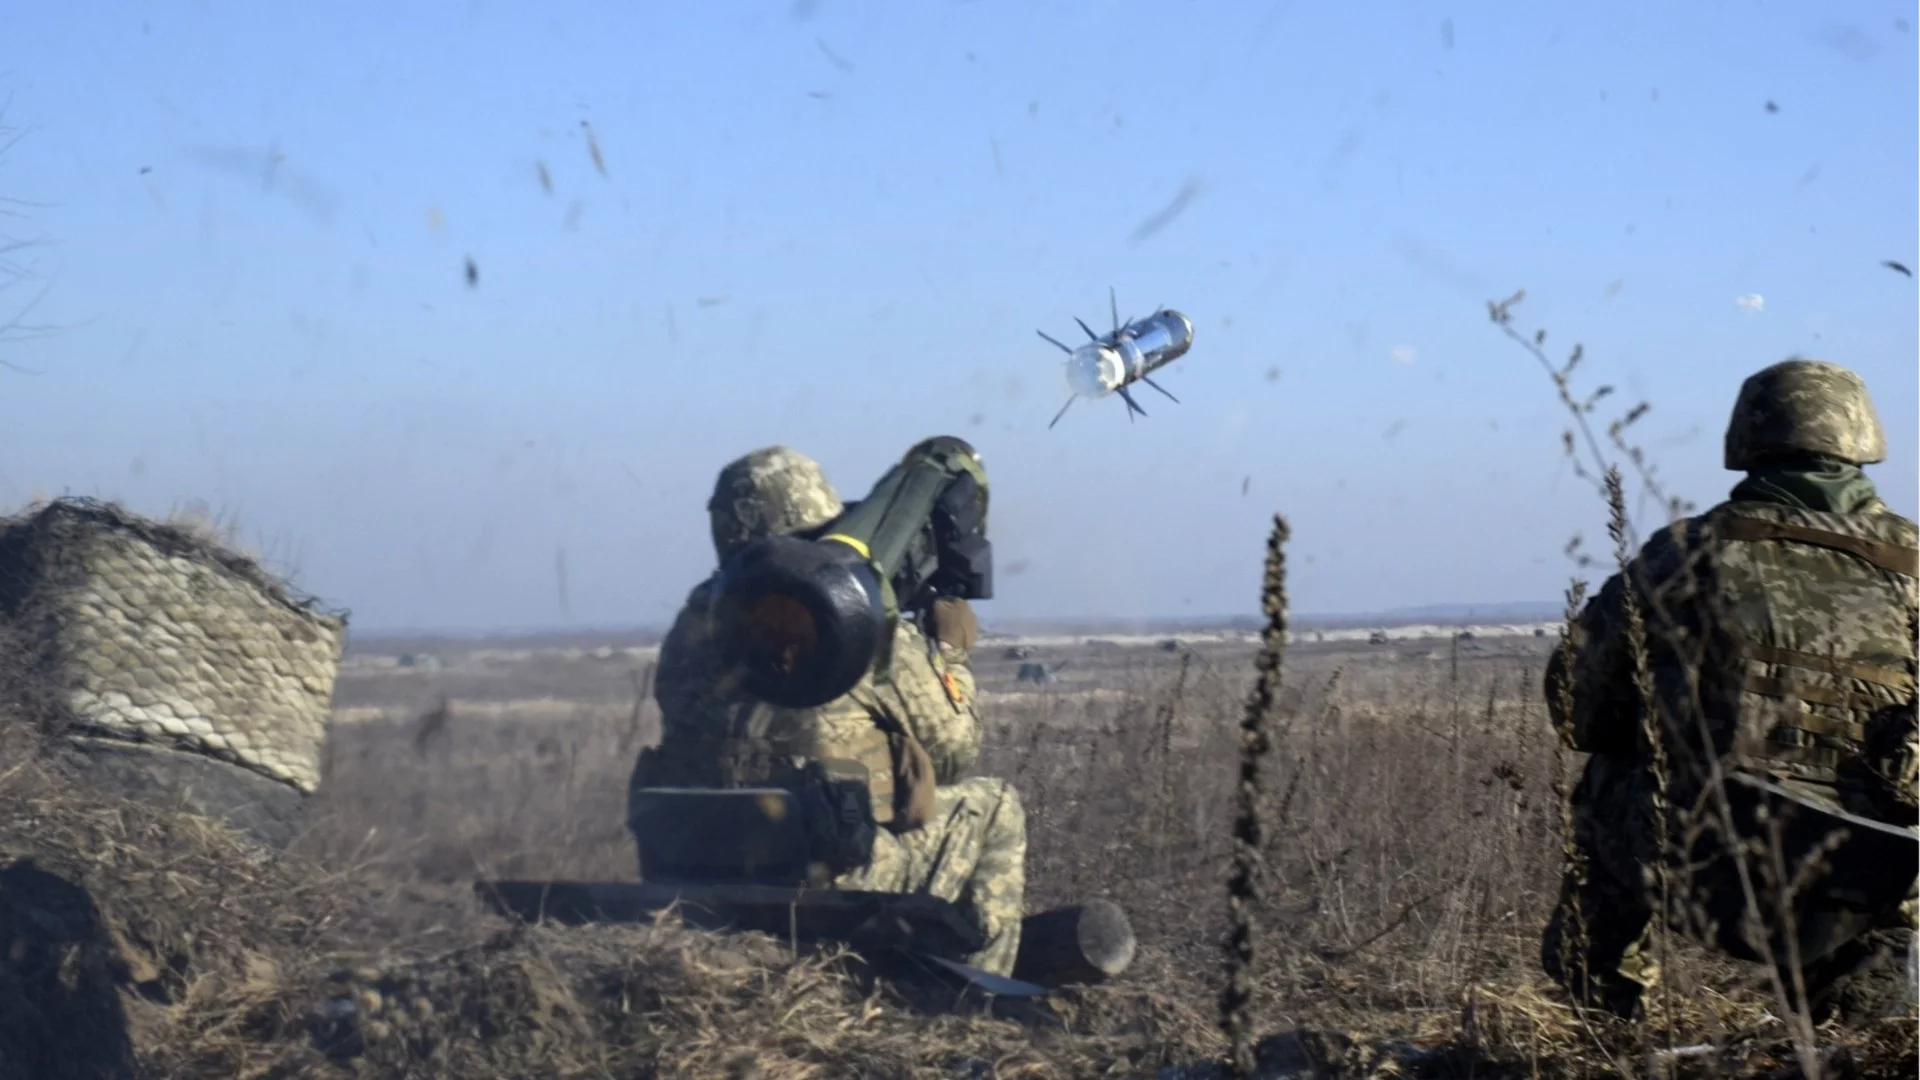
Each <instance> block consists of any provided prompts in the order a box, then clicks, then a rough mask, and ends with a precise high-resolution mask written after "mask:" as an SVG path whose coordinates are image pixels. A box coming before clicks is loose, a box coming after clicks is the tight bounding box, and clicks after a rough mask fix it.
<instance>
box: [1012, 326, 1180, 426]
mask: <svg viewBox="0 0 1920 1080" xmlns="http://www.w3.org/2000/svg"><path fill="white" fill-rule="evenodd" d="M1076 321H1077V320H1076ZM1080 328H1081V329H1082V330H1085V331H1086V334H1087V338H1088V341H1087V343H1086V344H1084V345H1082V346H1080V347H1079V348H1077V349H1070V348H1068V347H1067V346H1066V345H1063V344H1061V343H1060V342H1058V341H1055V340H1054V339H1053V338H1051V337H1048V336H1047V334H1046V333H1045V332H1041V333H1040V336H1041V337H1043V338H1046V340H1047V341H1049V342H1052V344H1053V345H1054V346H1055V347H1057V348H1059V349H1060V350H1061V351H1063V352H1065V353H1066V354H1067V388H1068V389H1069V390H1070V391H1071V392H1072V395H1073V396H1072V397H1069V398H1068V399H1067V404H1066V405H1064V406H1062V407H1061V409H1060V412H1059V413H1058V414H1056V415H1055V416H1054V418H1053V424H1058V423H1059V422H1060V417H1062V416H1065V415H1066V414H1067V409H1068V408H1069V407H1071V406H1072V405H1073V401H1074V398H1082V397H1084V398H1094V399H1099V398H1103V397H1106V396H1108V395H1110V394H1119V395H1120V397H1121V398H1122V399H1123V400H1124V401H1125V402H1126V403H1127V418H1128V419H1132V418H1133V414H1134V413H1139V414H1140V415H1141V416H1145V415H1146V414H1147V413H1146V410H1145V409H1142V408H1141V407H1140V404H1139V402H1136V401H1134V400H1133V395H1132V394H1130V393H1128V392H1127V388H1128V387H1130V386H1132V385H1133V384H1134V383H1139V382H1144V383H1146V384H1147V385H1148V386H1151V387H1153V388H1154V389H1155V390H1158V391H1160V392H1161V393H1162V394H1166V395H1167V397H1168V398H1169V399H1171V400H1173V401H1175V402H1178V401H1179V400H1180V399H1179V398H1176V397H1174V396H1173V395H1172V394H1169V393H1167V390H1166V388H1165V387H1162V386H1161V385H1160V384H1159V383H1156V382H1154V381H1153V377H1152V376H1153V373H1154V372H1156V371H1158V370H1160V369H1161V368H1163V367H1166V366H1167V365H1168V364H1171V363H1173V362H1174V361H1175V360H1178V359H1180V358H1181V357H1182V356H1185V355H1186V354H1187V350H1188V349H1190V348H1192V347H1193V321H1192V320H1191V319H1188V318H1187V317H1186V316H1185V315H1182V314H1180V313H1179V312H1177V311H1174V310H1173V309H1172V308H1165V309H1162V310H1160V311H1156V312H1154V313H1153V314H1152V315H1148V316H1147V317H1146V318H1144V319H1133V320H1129V321H1128V322H1127V323H1125V324H1124V325H1123V324H1122V323H1121V322H1120V319H1119V310H1118V307H1117V306H1116V307H1115V308H1114V320H1113V329H1112V330H1111V331H1109V332H1108V333H1106V334H1095V333H1094V332H1093V330H1092V329H1091V328H1090V327H1088V326H1087V324H1086V323H1084V322H1082V323H1080ZM1053 424H1048V425H1047V426H1048V427H1052V426H1053Z"/></svg>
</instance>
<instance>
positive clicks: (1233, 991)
mask: <svg viewBox="0 0 1920 1080" xmlns="http://www.w3.org/2000/svg"><path fill="white" fill-rule="evenodd" d="M1287 538H1288V529H1287V519H1286V518H1284V517H1281V516H1280V515H1278V514H1276V515H1274V518H1273V533H1272V535H1270V536H1269V537H1268V538H1267V562H1266V574H1265V576H1264V577H1263V579H1262V581H1261V584H1260V608H1261V611H1262V612H1263V613H1264V614H1265V615H1266V617H1267V624H1266V628H1265V629H1264V630H1263V631H1262V632H1261V635H1260V656H1259V658H1258V659H1257V660H1255V661H1254V669H1255V671H1257V672H1258V673H1259V674H1258V678H1257V680H1256V681H1255V683H1254V688H1253V693H1252V694H1251V695H1249V696H1248V698H1247V708H1246V712H1245V714H1244V715H1243V716H1242V717H1241V720H1240V784H1239V787H1238V789H1237V791H1236V793H1235V801H1234V816H1233V870H1232V873H1231V876H1229V877H1228V878H1227V919H1228V929H1227V984H1226V988H1225V989H1224V990H1222V991H1221V994H1220V1027H1221V1030H1222V1031H1223V1032H1225V1033H1226V1036H1227V1040H1228V1043H1229V1046H1228V1051H1227V1060H1226V1067H1227V1074H1228V1075H1229V1076H1231V1077H1235V1078H1239V1077H1250V1076H1252V1075H1253V1071H1254V1067H1255V1063H1254V1054H1253V1031H1252V1018H1251V1016H1250V1012H1249V1008H1248V1006H1249V1005H1250V1004H1251V1003H1252V1001H1253V978H1254V969H1255V962H1256V961H1257V959H1258V955H1257V949H1256V945H1255V931H1256V927H1255V925H1254V916H1253V905H1254V903H1255V900H1256V897H1255V891H1254V881H1255V877H1256V875H1257V874H1258V873H1259V865H1260V851H1261V847H1262V845H1263V843H1264V842H1265V833H1264V829H1263V822H1262V821H1261V812H1262V810H1263V809H1264V807H1263V806H1262V805H1261V795H1262V788H1261V784H1262V781H1263V777H1262V775H1261V765H1262V763H1263V762H1264V760H1265V758H1266V756H1267V753H1268V751H1269V750H1270V749H1271V743H1272V740H1271V735H1270V729H1271V727H1272V722H1273V715H1274V712H1275V706H1276V703H1277V702H1278V701H1279V700H1280V689H1281V683H1282V679H1283V676H1284V661H1285V656H1286V649H1287V552H1286V545H1287Z"/></svg>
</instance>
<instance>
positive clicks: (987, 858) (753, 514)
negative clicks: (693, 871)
mask: <svg viewBox="0 0 1920 1080" xmlns="http://www.w3.org/2000/svg"><path fill="white" fill-rule="evenodd" d="M707 510H708V513H709V515H710V518H711V523H712V529H713V545H714V554H715V555H716V556H718V559H719V562H720V564H721V565H723V566H724V565H725V564H726V562H727V560H728V559H730V558H731V557H732V556H733V555H734V554H736V553H737V552H738V551H740V549H742V548H743V547H745V546H746V545H747V544H749V543H751V542H752V541H754V540H756V539H759V538H761V537H764V536H768V535H773V534H796V533H806V532H809V531H812V530H815V529H818V528H819V527H821V526H823V525H825V524H827V523H828V522H830V521H832V520H833V519H834V518H836V517H838V516H839V514H840V512H841V510H842V504H841V501H840V497H839V496H838V495H837V494H836V493H835V492H834V490H833V487H832V485H831V484H829V483H828V482H827V479H826V477H825V476H824V475H823V474H822V472H821V470H820V467H819V465H818V464H816V463H815V462H814V461H813V460H812V459H810V458H808V457H806V456H805V455H803V454H799V453H796V452H795V451H793V450H789V449H787V448H785V447H770V448H767V449H763V450H757V451H755V452H753V453H751V454H748V455H747V456H746V457H743V458H741V459H739V460H738V461H735V462H733V463H732V464H730V465H728V466H727V467H726V468H725V469H724V470H722V471H721V473H720V478H719V481H718V483H717V484H716V485H715V487H714V493H713V498H712V500H711V501H710V502H709V503H708V504H707ZM716 581H717V572H716V576H714V577H709V578H708V579H707V580H706V581H704V582H702V583H701V584H700V585H698V586H696V587H695V588H694V590H693V591H692V593H690V594H689V595H688V597H687V602H686V605H685V606H684V607H683V608H682V609H681V612H680V614H679V616H678V617H677V618H676V619H675V621H674V625H673V628H672V630H671V631H669V632H668V635H667V639H666V641H665V642H664V643H663V644H662V646H661V649H660V662H659V668H658V672H657V675H656V678H655V682H654V696H655V700H657V701H658V702H659V705H660V713H661V741H660V745H659V746H658V747H655V748H651V749H648V750H645V751H643V752H642V753H641V755H640V759H639V761H638V762H637V763H636V764H635V767H634V773H633V780H632V785H631V786H632V788H634V789H637V788H641V787H660V786H697V787H734V786H747V785H755V784H764V783H781V782H784V781H786V780H789V779H791V778H792V777H793V776H794V775H795V770H796V769H797V768H798V767H799V765H800V764H802V763H804V762H806V761H809V760H814V761H824V760H834V761H838V762H856V763H858V764H859V765H860V766H864V768H865V771H866V777H867V779H868V784H869V791H870V793H871V796H872V808H873V817H874V820H875V821H876V822H878V823H879V824H880V826H881V827H880V829H879V830H878V836H877V838H876V841H875V843H874V850H873V857H872V859H871V861H870V862H869V863H868V864H867V865H866V866H864V867H861V868H859V869H855V870H852V871H849V872H847V873H844V874H842V875H840V876H839V877H838V878H836V879H835V881H834V885H835V887H836V888H842V889H860V890H872V891H877V892H922V891H924V892H928V893H931V894H932V895H934V896H938V897H941V898H943V899H946V900H951V901H953V902H955V903H956V904H958V905H959V907H960V908H961V910H962V911H963V912H965V913H967V914H968V915H969V917H971V918H972V919H974V920H975V922H976V924H977V925H978V926H979V927H980V929H981V930H982V932H983V933H984V934H985V935H986V939H987V944H986V946H985V948H984V949H982V950H981V952H979V953H978V954H976V955H974V956H973V957H971V958H969V961H968V962H969V963H971V964H973V965H974V966H976V967H979V968H981V969H983V970H985V971H989V972H992V973H994V974H998V975H1007V974H1009V973H1011V972H1012V970H1013V962H1014V957H1015V955H1016V954H1017V953H1018V952H1019V949H1020V920H1021V916H1022V914H1023V908H1022V905H1023V901H1024V893H1025V891H1026V849H1027V829H1026V817H1025V813H1024V811H1023V809H1022V807H1021V804H1020V798H1019V794H1018V793H1017V792H1016V791H1015V790H1014V789H1013V787H1012V786H1011V785H1009V784H1007V783H1006V782H1005V781H1003V780H998V779H992V778H987V777H965V775H964V774H965V773H966V771H967V770H968V769H969V768H971V767H972V766H973V764H974V762H975V760H976V759H977V758H978V757H979V754H980V739H981V734H982V726H983V725H982V721H981V717H980V712H979V708H978V704H977V701H976V698H975V693H974V679H973V673H972V670H971V668H970V666H969V663H970V661H969V657H970V653H971V650H972V648H973V646H974V643H975V641H976V639H977V637H978V635H979V626H978V623H977V621H976V619H975V617H974V613H973V609H972V607H971V606H970V605H968V604H967V603H966V601H964V600H957V599H951V598H942V599H940V600H938V601H936V602H935V603H934V604H933V605H932V610H931V611H929V612H926V613H925V614H924V615H923V616H922V617H921V619H920V620H918V621H916V620H915V619H913V618H909V617H906V616H905V615H904V614H903V617H902V618H901V619H900V621H899V626H898V628H897V630H896V632H895V636H894V643H893V660H892V665H891V672H890V675H889V677H888V679H887V680H885V681H884V682H881V683H876V682H875V681H874V679H873V676H872V674H871V673H869V674H868V675H867V676H866V677H864V678H862V679H861V681H860V683H859V685H857V686H856V687H854V689H853V690H852V691H850V692H848V693H847V694H845V695H844V696H842V697H841V698H840V699H838V700H836V701H833V702H829V703H828V704H826V705H823V706H820V707H818V708H813V709H783V708H779V707H776V706H773V705H771V704H768V703H766V702H764V701H758V700H755V699H753V698H752V697H751V696H750V695H748V694H747V693H746V692H745V691H744V690H743V689H741V688H740V687H739V685H738V679H737V677H736V676H735V675H733V674H730V673H729V672H727V671H725V670H724V669H723V665H722V663H721V661H720V659H719V657H718V655H717V653H716V650H715V649H714V647H713V643H712V641H711V639H710V638H709V636H708V635H709V629H708V624H707V605H708V601H709V598H710V596H711V593H712V589H713V588H714V586H715V584H716ZM922 623H924V627H923V625H921V624H922Z"/></svg>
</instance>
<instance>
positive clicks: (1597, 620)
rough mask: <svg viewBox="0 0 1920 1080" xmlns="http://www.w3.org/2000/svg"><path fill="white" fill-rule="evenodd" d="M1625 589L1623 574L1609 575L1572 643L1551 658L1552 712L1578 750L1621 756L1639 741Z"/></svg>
mask: <svg viewBox="0 0 1920 1080" xmlns="http://www.w3.org/2000/svg"><path fill="white" fill-rule="evenodd" d="M1626 589H1627V583H1626V580H1625V578H1624V576H1623V575H1621V574H1615V575H1613V576H1612V577H1610V578H1608V579H1607V581H1606V584H1604V585H1602V586H1601V587H1600V592H1599V594H1598V595H1596V596H1594V597H1593V598H1592V599H1591V600H1588V601H1587V605H1586V607H1585V608H1584V609H1583V610H1582V611H1581V612H1580V615H1579V617H1578V618H1576V619H1575V620H1574V622H1573V625H1572V626H1571V627H1569V628H1568V629H1569V631H1570V633H1571V639H1572V640H1571V642H1570V643H1569V644H1570V646H1571V647H1570V648H1568V647H1566V646H1562V647H1560V648H1556V649H1555V650H1554V652H1553V656H1552V658H1551V659H1550V660H1548V662H1547V675H1546V680H1545V682H1546V693H1547V715H1548V716H1549V717H1550V718H1551V719H1552V721H1553V726H1554V728H1555V729H1556V730H1558V731H1559V732H1560V734H1561V736H1562V737H1563V738H1565V739H1566V740H1567V744H1568V745H1569V746H1571V747H1573V748H1574V749H1575V750H1580V751H1583V752H1587V753H1597V754H1619V753H1630V752H1632V750H1633V749H1634V747H1635V745H1636V744H1635V739H1636V735H1637V726H1636V724H1635V717H1636V715H1637V714H1636V712H1635V699H1634V696H1633V694H1634V691H1633V657H1632V655H1631V654H1630V653H1629V652H1628V649H1627V634H1626V620H1625V618H1624V617H1623V616H1624V612H1625V605H1624V601H1625V597H1626Z"/></svg>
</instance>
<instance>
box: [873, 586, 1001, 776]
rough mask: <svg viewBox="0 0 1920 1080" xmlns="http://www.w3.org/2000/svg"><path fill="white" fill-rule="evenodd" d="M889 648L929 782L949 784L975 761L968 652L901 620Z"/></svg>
mask: <svg viewBox="0 0 1920 1080" xmlns="http://www.w3.org/2000/svg"><path fill="white" fill-rule="evenodd" d="M929 641H932V643H933V646H934V647H933V648H932V649H929V645H928V643H929ZM894 650H895V651H894V669H895V670H894V682H895V685H896V686H897V687H898V688H899V691H900V696H901V697H902V699H904V701H905V703H906V716H905V718H904V719H905V721H906V726H907V729H908V731H909V732H910V733H911V734H912V735H913V737H914V739H915V741H917V742H919V743H920V745H921V746H923V747H925V748H926V751H927V755H928V756H929V757H931V758H932V759H933V768H934V775H935V778H936V779H937V780H938V781H939V782H940V783H942V784H951V783H954V782H955V781H957V780H959V779H960V778H961V777H962V776H964V775H965V774H966V772H967V770H968V769H971V768H972V767H973V765H974V762H976V761H978V760H979V758H980V741H981V735H982V732H983V730H984V724H983V721H982V719H981V716H980V710H979V704H978V701H979V699H978V698H977V697H976V695H975V693H974V678H973V670H972V668H971V667H970V664H969V661H970V656H969V653H968V650H967V649H965V648H962V647H960V646H959V645H949V644H944V643H941V642H940V641H939V640H938V638H929V637H928V636H927V635H926V634H924V633H922V632H921V631H920V630H919V628H918V627H914V626H911V625H909V624H907V623H904V622H903V623H902V624H901V632H900V633H899V634H898V635H897V636H896V638H895V644H894Z"/></svg>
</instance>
